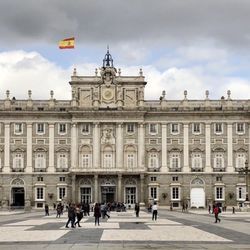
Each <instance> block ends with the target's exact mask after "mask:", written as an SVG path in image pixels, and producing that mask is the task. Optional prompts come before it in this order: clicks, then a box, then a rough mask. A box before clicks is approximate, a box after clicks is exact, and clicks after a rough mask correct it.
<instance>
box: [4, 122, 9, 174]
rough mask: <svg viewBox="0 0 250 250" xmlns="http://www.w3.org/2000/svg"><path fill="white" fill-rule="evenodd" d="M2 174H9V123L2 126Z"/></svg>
mask: <svg viewBox="0 0 250 250" xmlns="http://www.w3.org/2000/svg"><path fill="white" fill-rule="evenodd" d="M3 172H4V173H9V172H10V123H5V124H4V167H3Z"/></svg>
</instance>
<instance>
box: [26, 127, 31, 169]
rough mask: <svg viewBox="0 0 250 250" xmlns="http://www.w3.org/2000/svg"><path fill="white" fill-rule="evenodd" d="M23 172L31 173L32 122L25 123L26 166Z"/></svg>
mask: <svg viewBox="0 0 250 250" xmlns="http://www.w3.org/2000/svg"><path fill="white" fill-rule="evenodd" d="M25 172H27V173H32V123H27V166H26V169H25Z"/></svg>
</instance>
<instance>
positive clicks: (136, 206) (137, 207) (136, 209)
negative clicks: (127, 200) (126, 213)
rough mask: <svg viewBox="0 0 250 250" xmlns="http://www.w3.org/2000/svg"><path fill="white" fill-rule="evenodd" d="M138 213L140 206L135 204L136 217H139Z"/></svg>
mask: <svg viewBox="0 0 250 250" xmlns="http://www.w3.org/2000/svg"><path fill="white" fill-rule="evenodd" d="M139 212H140V205H139V204H138V203H136V204H135V215H136V217H139Z"/></svg>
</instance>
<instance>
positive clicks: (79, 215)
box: [74, 204, 83, 227]
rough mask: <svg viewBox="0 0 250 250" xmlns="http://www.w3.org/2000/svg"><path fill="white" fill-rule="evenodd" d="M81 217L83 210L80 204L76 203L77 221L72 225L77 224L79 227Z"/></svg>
mask: <svg viewBox="0 0 250 250" xmlns="http://www.w3.org/2000/svg"><path fill="white" fill-rule="evenodd" d="M82 218H83V211H82V210H81V205H80V204H78V205H77V206H76V219H77V221H76V222H75V224H74V225H75V226H76V225H78V227H81V225H80V221H81V219H82Z"/></svg>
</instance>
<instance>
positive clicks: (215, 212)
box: [213, 205, 220, 223]
mask: <svg viewBox="0 0 250 250" xmlns="http://www.w3.org/2000/svg"><path fill="white" fill-rule="evenodd" d="M213 212H214V217H215V222H214V223H217V221H219V222H220V218H219V213H220V208H219V206H218V205H217V206H215V207H214V211H213Z"/></svg>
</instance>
